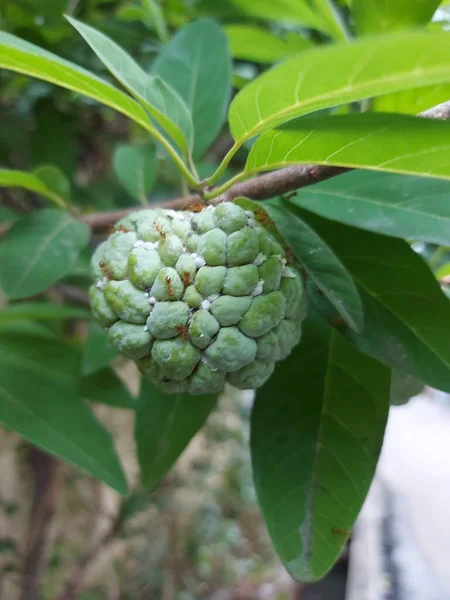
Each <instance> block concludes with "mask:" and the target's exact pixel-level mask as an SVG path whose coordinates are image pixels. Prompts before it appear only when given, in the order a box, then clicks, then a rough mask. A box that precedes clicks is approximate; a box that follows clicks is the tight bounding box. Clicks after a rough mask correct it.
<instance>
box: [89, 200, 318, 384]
mask: <svg viewBox="0 0 450 600" xmlns="http://www.w3.org/2000/svg"><path fill="white" fill-rule="evenodd" d="M287 263H288V260H287V256H286V252H285V250H284V249H283V247H282V246H281V245H280V243H279V242H278V241H277V240H276V239H275V238H274V237H273V236H272V234H271V233H270V232H269V231H268V230H267V229H265V228H264V227H263V226H262V225H261V224H260V223H259V222H258V221H257V220H256V218H255V215H254V214H253V213H252V212H250V211H245V210H243V209H242V208H240V207H239V206H237V205H236V204H234V203H232V202H223V203H221V204H219V205H218V206H216V207H214V206H208V207H205V209H204V210H202V211H201V212H195V213H194V212H189V211H179V212H176V211H173V210H165V209H149V210H143V211H138V212H136V213H133V214H131V215H129V216H127V217H125V218H124V219H121V220H120V221H119V222H118V223H117V224H116V226H115V228H114V231H113V233H112V234H111V235H110V236H109V238H108V239H107V240H106V241H105V242H103V243H102V244H100V246H99V247H98V248H97V249H96V250H95V252H94V255H93V257H92V261H91V266H92V274H93V278H94V281H95V282H94V284H93V285H92V286H91V288H90V291H89V294H90V299H91V306H92V311H93V314H94V316H95V318H96V319H97V320H98V322H99V323H100V324H101V325H102V326H103V327H105V329H106V330H107V331H108V337H109V341H110V343H111V344H112V345H113V346H114V347H115V348H116V349H117V350H118V351H119V352H120V353H122V354H123V355H124V356H127V357H128V358H131V359H133V360H135V361H136V364H137V366H138V368H139V369H140V371H141V372H142V373H143V374H144V376H145V377H147V378H148V379H149V380H150V381H152V382H153V383H154V384H155V385H156V386H157V387H159V388H160V389H162V390H163V391H165V392H166V393H183V392H186V393H189V394H192V395H201V394H210V393H217V392H220V391H221V390H222V389H223V388H224V386H225V384H226V383H227V382H228V383H230V384H232V385H233V386H235V387H237V388H240V389H254V388H257V387H260V386H261V385H263V384H264V383H265V382H266V381H267V379H268V378H269V377H270V375H271V374H272V372H273V370H274V368H275V363H276V362H277V361H280V360H283V359H284V358H286V357H287V356H288V355H289V354H290V352H291V350H292V348H293V347H294V346H295V345H296V344H298V342H299V340H300V336H301V329H302V327H301V325H302V320H303V318H304V315H305V312H306V292H305V289H304V284H303V280H302V276H301V274H300V272H299V271H298V270H297V269H296V268H295V267H294V266H293V265H288V264H287Z"/></svg>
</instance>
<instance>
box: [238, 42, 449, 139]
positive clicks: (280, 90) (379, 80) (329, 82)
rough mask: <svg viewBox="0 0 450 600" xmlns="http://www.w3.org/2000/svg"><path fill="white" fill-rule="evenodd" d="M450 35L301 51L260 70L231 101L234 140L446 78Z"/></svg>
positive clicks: (445, 79)
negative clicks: (264, 71) (294, 119)
mask: <svg viewBox="0 0 450 600" xmlns="http://www.w3.org/2000/svg"><path fill="white" fill-rule="evenodd" d="M449 55H450V34H449V33H446V32H443V33H433V34H431V33H409V34H394V35H391V36H382V37H379V38H371V39H366V40H361V41H357V42H353V43H351V44H349V43H342V44H337V45H329V46H325V47H322V48H316V49H313V50H308V51H306V52H302V54H301V55H300V56H298V57H295V58H292V59H289V60H287V61H286V62H284V63H282V64H281V65H278V66H276V67H274V68H273V69H271V70H270V71H268V72H267V73H264V74H263V75H261V76H260V77H258V78H257V79H255V80H254V81H253V82H252V83H250V84H249V85H247V86H246V87H245V88H244V89H243V90H242V91H240V92H239V94H237V96H236V97H235V98H234V100H233V102H232V103H231V106H230V114H229V119H230V127H231V131H232V134H233V137H234V139H235V140H236V141H237V142H238V143H239V144H242V143H243V142H244V141H245V140H247V139H249V138H251V137H254V136H255V135H257V134H259V133H262V132H263V131H265V130H267V129H271V128H273V127H275V126H276V125H278V124H280V123H283V122H285V121H289V120H290V119H293V118H295V117H298V116H301V115H304V114H307V113H310V112H313V111H317V110H319V109H323V108H328V107H332V106H337V105H339V104H344V103H348V102H353V101H356V100H361V99H363V98H369V97H373V96H379V95H382V94H388V93H391V92H395V91H398V90H405V89H410V88H414V87H418V86H425V85H431V84H438V83H444V82H450V61H449V60H448V58H447V57H448V56H449Z"/></svg>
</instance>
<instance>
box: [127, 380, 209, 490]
mask: <svg viewBox="0 0 450 600" xmlns="http://www.w3.org/2000/svg"><path fill="white" fill-rule="evenodd" d="M216 401H217V396H216V395H206V396H189V395H188V394H171V395H168V394H164V393H163V392H161V391H160V390H158V389H157V388H155V387H154V386H153V385H151V384H150V383H149V382H148V381H146V380H143V381H142V389H141V394H140V396H139V405H138V410H137V413H136V432H135V436H136V444H137V452H138V458H139V464H140V467H141V479H142V483H143V484H144V485H145V486H146V487H148V488H150V489H151V488H154V487H155V486H156V485H157V483H158V482H159V480H160V479H161V478H162V477H163V476H164V475H165V474H166V473H167V471H168V470H169V469H170V468H171V467H172V465H173V464H174V463H175V461H176V460H177V458H178V457H179V455H180V454H181V453H182V452H183V450H184V449H185V447H186V446H187V445H188V444H189V442H190V441H191V439H192V438H193V437H194V435H195V434H196V433H197V431H198V430H199V429H200V428H201V427H202V426H203V425H204V423H205V421H206V419H207V417H208V415H209V413H210V412H211V411H212V409H213V408H214V406H215V404H216Z"/></svg>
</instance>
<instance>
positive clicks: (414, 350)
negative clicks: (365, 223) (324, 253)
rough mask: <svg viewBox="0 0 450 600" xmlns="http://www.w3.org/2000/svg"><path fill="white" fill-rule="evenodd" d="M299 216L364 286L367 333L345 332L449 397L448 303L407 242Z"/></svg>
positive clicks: (366, 349) (364, 349)
mask: <svg viewBox="0 0 450 600" xmlns="http://www.w3.org/2000/svg"><path fill="white" fill-rule="evenodd" d="M295 211H296V213H297V214H300V215H301V217H302V218H303V219H304V220H305V221H306V222H307V223H309V225H310V226H311V227H313V229H314V230H315V231H316V232H317V233H318V234H319V235H320V236H321V237H322V238H323V239H324V240H325V241H326V243H327V244H328V245H329V246H330V247H331V249H332V250H333V251H334V252H335V253H336V254H337V255H338V257H339V258H340V259H341V261H342V262H343V263H344V265H345V266H346V268H347V269H348V271H349V272H350V273H351V275H352V276H353V278H354V280H355V282H356V283H357V284H358V285H359V287H360V295H361V298H362V301H363V309H364V331H363V333H362V334H361V335H359V334H357V333H355V332H354V331H352V330H351V329H350V328H348V327H342V333H343V334H344V335H345V336H346V337H347V338H349V339H350V340H351V341H352V342H353V343H354V344H355V345H356V346H357V347H358V349H359V350H361V351H362V352H366V353H367V354H370V355H372V356H374V357H375V358H377V359H378V360H381V361H382V362H384V363H386V364H388V365H390V366H392V367H396V368H398V369H400V370H402V371H405V372H406V373H410V374H412V375H415V376H416V377H418V378H419V379H421V380H423V381H425V382H426V383H427V384H428V385H430V386H432V387H435V388H438V389H442V390H444V391H448V392H450V343H449V339H450V301H449V299H448V298H446V296H445V295H444V294H443V293H442V291H441V289H440V287H439V283H438V282H437V281H436V279H435V277H434V275H433V273H432V272H431V271H430V269H429V268H428V266H427V265H426V263H425V262H424V260H423V259H422V258H421V257H420V256H418V255H417V254H416V253H415V252H414V251H413V250H411V248H410V247H409V245H408V244H407V243H406V242H404V241H403V240H398V239H395V238H389V237H385V236H382V235H378V234H375V233H371V232H367V231H362V230H360V229H354V228H352V227H347V226H346V225H341V224H339V223H334V222H332V221H328V220H325V219H322V218H321V217H318V216H316V215H312V214H311V213H307V212H306V211H304V210H299V209H295Z"/></svg>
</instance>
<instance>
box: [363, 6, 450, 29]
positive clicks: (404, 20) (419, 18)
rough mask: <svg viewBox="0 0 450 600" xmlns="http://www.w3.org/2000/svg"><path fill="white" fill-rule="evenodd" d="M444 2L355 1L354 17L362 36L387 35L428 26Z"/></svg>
mask: <svg viewBox="0 0 450 600" xmlns="http://www.w3.org/2000/svg"><path fill="white" fill-rule="evenodd" d="M441 2H442V0H389V2H386V1H385V0H353V3H352V17H353V21H354V25H355V29H356V31H357V32H358V33H360V34H372V33H385V32H389V31H396V30H401V29H408V28H414V27H420V26H423V25H426V24H427V23H428V22H429V21H430V20H431V17H432V16H433V14H434V12H435V10H436V9H437V7H438V6H439V4H440V3H441Z"/></svg>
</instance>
